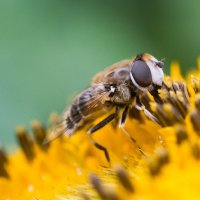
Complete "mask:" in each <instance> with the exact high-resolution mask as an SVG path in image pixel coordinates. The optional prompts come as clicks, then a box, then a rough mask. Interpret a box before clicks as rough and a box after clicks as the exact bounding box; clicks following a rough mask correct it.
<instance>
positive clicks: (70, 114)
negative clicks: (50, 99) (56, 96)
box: [44, 84, 113, 143]
mask: <svg viewBox="0 0 200 200" xmlns="http://www.w3.org/2000/svg"><path fill="white" fill-rule="evenodd" d="M111 92H113V91H112V90H110V89H109V87H108V85H105V84H94V85H93V86H91V87H89V88H87V89H86V90H84V91H83V92H82V93H81V94H79V95H78V96H77V97H76V98H75V99H74V101H73V102H72V104H71V105H70V106H69V107H68V108H67V109H66V111H65V112H64V113H63V116H62V120H61V121H60V123H59V124H58V125H57V126H56V127H54V129H53V130H52V131H51V133H50V134H49V135H48V136H47V138H46V139H45V142H44V143H49V142H51V141H53V140H55V139H56V138H58V137H59V136H61V135H63V134H64V133H66V134H67V135H68V136H70V135H72V134H73V133H74V132H75V131H76V130H77V129H78V128H79V127H80V126H81V125H84V121H86V120H89V119H95V117H96V115H97V114H98V115H100V114H101V113H102V114H104V113H105V112H107V110H106V109H105V102H106V101H107V100H108V99H109V95H110V94H111ZM107 109H109V108H107Z"/></svg>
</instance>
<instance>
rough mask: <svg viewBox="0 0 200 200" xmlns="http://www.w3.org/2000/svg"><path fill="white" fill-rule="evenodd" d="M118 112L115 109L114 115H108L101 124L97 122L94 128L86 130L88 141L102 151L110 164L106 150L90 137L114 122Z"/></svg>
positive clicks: (117, 109)
mask: <svg viewBox="0 0 200 200" xmlns="http://www.w3.org/2000/svg"><path fill="white" fill-rule="evenodd" d="M118 111H119V108H118V107H117V108H116V112H115V113H112V114H111V115H109V116H108V117H106V118H105V119H103V120H102V121H101V122H99V123H98V124H96V125H95V126H93V127H92V128H90V129H89V130H88V132H87V133H88V134H89V135H90V139H91V141H92V143H93V144H94V146H95V147H96V148H97V149H99V150H101V151H103V152H104V154H105V157H106V160H107V161H108V162H109V163H110V156H109V153H108V151H107V149H106V148H105V147H104V146H102V145H101V144H99V143H97V142H96V141H94V140H93V139H92V137H91V135H92V134H93V133H94V132H96V131H98V130H99V129H101V128H103V127H104V126H105V125H107V124H108V123H110V122H111V121H112V120H114V119H115V118H116V117H117V116H118Z"/></svg>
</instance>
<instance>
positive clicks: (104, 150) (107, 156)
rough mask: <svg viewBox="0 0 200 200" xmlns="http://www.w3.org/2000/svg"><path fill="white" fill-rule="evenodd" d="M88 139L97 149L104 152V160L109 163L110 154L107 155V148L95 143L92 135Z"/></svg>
mask: <svg viewBox="0 0 200 200" xmlns="http://www.w3.org/2000/svg"><path fill="white" fill-rule="evenodd" d="M90 140H91V142H92V144H93V145H94V146H95V147H96V148H97V149H99V150H101V151H103V152H104V155H105V157H106V160H107V161H108V162H109V163H110V156H109V153H108V150H107V149H106V148H105V147H104V146H102V145H101V144H99V143H97V142H96V141H95V140H93V139H92V137H90Z"/></svg>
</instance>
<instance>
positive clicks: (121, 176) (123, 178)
mask: <svg viewBox="0 0 200 200" xmlns="http://www.w3.org/2000/svg"><path fill="white" fill-rule="evenodd" d="M116 173H117V178H118V180H119V182H120V183H121V184H122V186H123V187H124V188H125V189H126V190H128V191H129V192H131V193H132V192H134V187H133V185H132V183H131V180H130V177H129V175H128V174H127V172H126V171H125V170H124V169H123V168H122V167H118V168H117V169H116Z"/></svg>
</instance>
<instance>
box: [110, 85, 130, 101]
mask: <svg viewBox="0 0 200 200" xmlns="http://www.w3.org/2000/svg"><path fill="white" fill-rule="evenodd" d="M131 97H132V95H131V90H130V88H129V87H128V85H127V84H120V85H117V86H116V88H115V91H114V94H113V96H112V97H111V102H113V103H116V104H127V103H129V102H130V100H131Z"/></svg>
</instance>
